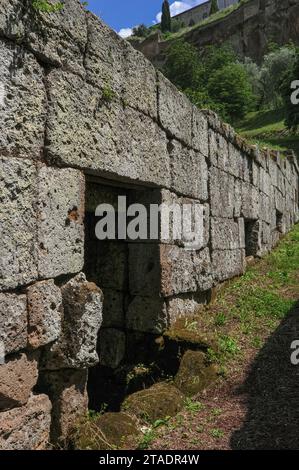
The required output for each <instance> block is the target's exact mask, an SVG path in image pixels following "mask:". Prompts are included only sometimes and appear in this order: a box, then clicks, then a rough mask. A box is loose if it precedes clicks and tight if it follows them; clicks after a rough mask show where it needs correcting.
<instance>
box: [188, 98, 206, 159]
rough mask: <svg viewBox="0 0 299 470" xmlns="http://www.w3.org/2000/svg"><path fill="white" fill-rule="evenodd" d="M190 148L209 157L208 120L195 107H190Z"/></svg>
mask: <svg viewBox="0 0 299 470" xmlns="http://www.w3.org/2000/svg"><path fill="white" fill-rule="evenodd" d="M192 148H193V149H194V150H197V151H198V152H200V153H201V154H202V155H204V156H205V157H209V136H208V120H207V117H206V116H205V114H204V113H203V112H201V111H200V110H199V109H198V108H197V106H193V107H192Z"/></svg>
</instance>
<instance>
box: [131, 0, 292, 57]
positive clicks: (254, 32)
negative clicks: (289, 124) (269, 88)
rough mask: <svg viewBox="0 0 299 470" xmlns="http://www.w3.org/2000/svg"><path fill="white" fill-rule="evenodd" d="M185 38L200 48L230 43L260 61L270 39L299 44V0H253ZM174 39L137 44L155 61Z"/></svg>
mask: <svg viewBox="0 0 299 470" xmlns="http://www.w3.org/2000/svg"><path fill="white" fill-rule="evenodd" d="M183 38H184V39H185V40H186V41H188V42H190V43H191V44H194V45H195V46H197V47H198V48H200V47H204V46H207V45H212V44H215V45H218V44H223V43H225V42H228V43H230V44H231V45H232V46H233V49H234V50H235V51H236V53H237V54H238V55H239V56H240V57H241V58H242V57H245V56H246V57H251V58H252V59H253V60H254V61H256V62H258V63H260V62H261V60H262V58H263V56H264V55H265V53H266V51H267V46H268V44H269V43H270V42H275V43H277V44H279V45H283V44H286V43H288V42H290V41H292V42H294V43H295V44H297V45H298V44H299V1H298V0H249V1H248V2H247V3H245V4H244V5H243V6H240V7H239V8H238V9H237V10H235V11H233V12H232V13H231V14H229V15H227V16H226V17H224V18H222V19H220V20H218V21H215V22H213V23H210V24H207V25H206V26H203V27H201V28H196V29H193V30H191V31H189V32H187V33H186V34H184V36H183ZM169 44H170V42H168V41H164V42H163V41H161V40H159V39H158V38H157V37H153V39H152V41H151V40H150V38H148V39H147V40H146V41H145V42H144V43H142V44H140V45H137V46H136V47H137V48H138V49H139V50H141V51H142V52H143V53H144V54H145V56H146V57H148V58H149V59H150V60H152V61H153V62H155V63H156V62H157V63H160V62H161V61H162V62H163V53H164V52H165V50H166V49H167V48H168V47H169Z"/></svg>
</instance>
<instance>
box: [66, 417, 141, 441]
mask: <svg viewBox="0 0 299 470" xmlns="http://www.w3.org/2000/svg"><path fill="white" fill-rule="evenodd" d="M140 437H141V432H140V431H139V429H138V427H137V421H136V419H134V418H132V416H130V415H128V414H126V413H105V414H103V415H101V416H97V417H95V418H84V419H82V420H81V422H80V423H79V424H78V427H77V430H76V432H75V433H74V436H73V439H72V442H73V446H74V447H75V449H78V450H113V449H118V448H124V447H126V445H127V444H128V443H129V442H132V441H135V440H136V442H137V441H138V440H139V439H140Z"/></svg>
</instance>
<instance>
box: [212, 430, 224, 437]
mask: <svg viewBox="0 0 299 470" xmlns="http://www.w3.org/2000/svg"><path fill="white" fill-rule="evenodd" d="M211 436H212V437H214V438H215V439H220V438H221V437H223V436H224V432H223V431H221V429H217V428H216V429H212V430H211Z"/></svg>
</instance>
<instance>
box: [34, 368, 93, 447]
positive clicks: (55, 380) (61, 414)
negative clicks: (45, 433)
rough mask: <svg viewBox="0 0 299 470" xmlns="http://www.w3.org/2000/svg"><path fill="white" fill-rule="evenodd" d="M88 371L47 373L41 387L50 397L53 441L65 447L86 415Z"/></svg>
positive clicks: (43, 375) (43, 377) (42, 378)
mask: <svg viewBox="0 0 299 470" xmlns="http://www.w3.org/2000/svg"><path fill="white" fill-rule="evenodd" d="M87 375H88V374H87V370H80V371H74V370H67V369H65V370H59V371H52V372H46V373H43V374H42V377H41V387H42V389H43V390H44V391H45V392H46V393H47V394H48V395H49V397H50V399H51V402H52V406H53V410H52V424H51V441H52V442H53V443H54V444H60V445H65V444H66V442H67V440H68V438H69V437H71V434H72V432H73V430H74V427H76V425H77V423H78V422H79V420H80V418H81V417H82V416H85V415H86V412H87V406H88V396H87V391H86V384H87Z"/></svg>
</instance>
